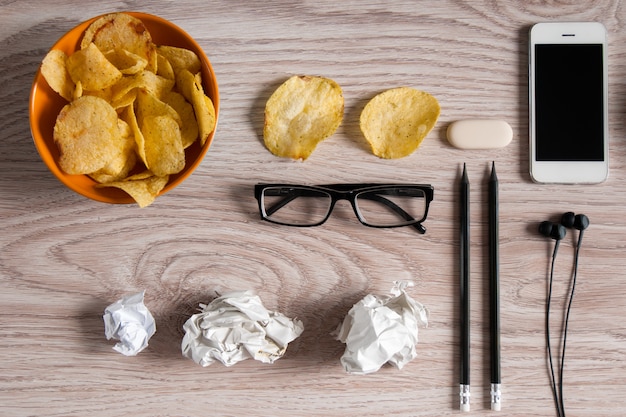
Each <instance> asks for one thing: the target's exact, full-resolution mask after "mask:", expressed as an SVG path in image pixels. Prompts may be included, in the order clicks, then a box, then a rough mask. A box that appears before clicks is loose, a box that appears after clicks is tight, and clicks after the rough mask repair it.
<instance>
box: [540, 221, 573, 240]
mask: <svg viewBox="0 0 626 417" xmlns="http://www.w3.org/2000/svg"><path fill="white" fill-rule="evenodd" d="M539 233H541V234H542V235H544V236H545V237H549V238H552V239H554V240H556V241H559V240H561V239H563V238H564V237H565V234H566V233H567V231H566V230H565V226H563V225H562V224H559V223H554V222H549V221H545V222H541V224H539Z"/></svg>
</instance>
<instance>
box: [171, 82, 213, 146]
mask: <svg viewBox="0 0 626 417" xmlns="http://www.w3.org/2000/svg"><path fill="white" fill-rule="evenodd" d="M176 86H177V87H178V89H179V90H180V92H181V93H182V94H183V96H184V97H185V98H186V99H187V100H189V101H190V102H191V104H192V105H193V111H194V113H195V115H196V120H197V121H198V128H199V130H200V146H204V144H205V143H206V141H207V139H208V138H209V135H210V134H211V132H213V130H215V123H216V119H215V107H214V106H213V101H211V99H210V98H209V97H208V96H207V95H205V94H204V89H203V88H202V79H201V77H200V73H198V74H196V75H195V76H194V75H193V74H192V73H191V72H189V71H187V70H182V71H181V72H180V73H178V75H177V76H176Z"/></svg>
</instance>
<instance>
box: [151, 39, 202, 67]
mask: <svg viewBox="0 0 626 417" xmlns="http://www.w3.org/2000/svg"><path fill="white" fill-rule="evenodd" d="M157 53H158V54H159V55H161V56H163V57H164V58H165V59H167V61H168V62H169V63H170V65H171V66H172V69H173V70H174V74H178V73H180V72H181V71H182V70H184V69H186V70H187V71H189V72H190V73H192V74H196V73H198V72H200V58H198V55H196V53H195V52H193V51H191V50H189V49H184V48H177V47H175V46H167V45H159V46H157Z"/></svg>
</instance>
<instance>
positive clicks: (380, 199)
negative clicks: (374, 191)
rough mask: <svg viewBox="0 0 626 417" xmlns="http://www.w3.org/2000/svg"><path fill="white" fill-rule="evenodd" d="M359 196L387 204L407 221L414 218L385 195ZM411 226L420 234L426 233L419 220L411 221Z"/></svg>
mask: <svg viewBox="0 0 626 417" xmlns="http://www.w3.org/2000/svg"><path fill="white" fill-rule="evenodd" d="M359 198H367V199H369V200H373V201H376V202H378V203H382V204H384V205H385V206H387V207H389V208H390V209H392V210H393V211H395V212H396V213H398V214H399V215H400V217H402V218H403V219H404V220H407V221H411V220H415V218H414V217H413V216H411V215H410V214H409V213H407V212H406V211H404V210H403V209H402V208H401V207H400V206H398V205H397V204H396V203H394V202H393V201H391V200H389V199H387V198H385V197H381V196H379V195H361V196H360V197H359ZM411 226H413V227H414V228H415V229H416V230H417V231H418V232H419V233H420V234H422V235H423V234H424V233H426V228H425V227H424V226H422V223H421V222H418V223H413V224H412V225H411Z"/></svg>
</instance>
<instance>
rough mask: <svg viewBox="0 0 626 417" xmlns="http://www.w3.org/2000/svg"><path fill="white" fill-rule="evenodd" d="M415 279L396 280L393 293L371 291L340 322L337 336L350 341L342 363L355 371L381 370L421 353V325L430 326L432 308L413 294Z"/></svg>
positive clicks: (354, 372)
mask: <svg viewBox="0 0 626 417" xmlns="http://www.w3.org/2000/svg"><path fill="white" fill-rule="evenodd" d="M408 286H412V283H411V282H407V281H402V282H396V283H395V286H394V288H393V289H392V290H391V295H388V296H382V297H381V296H376V295H371V294H370V295H367V296H365V297H364V298H363V299H362V300H361V301H359V302H358V303H356V304H355V305H354V306H353V307H352V309H350V311H349V312H348V315H347V316H346V317H345V319H344V321H343V323H342V324H341V325H340V326H339V329H338V330H337V333H336V336H337V339H338V340H339V341H341V342H343V343H345V344H346V350H345V352H344V354H343V356H342V357H341V364H342V365H343V367H344V369H345V370H346V371H347V372H349V373H351V374H368V373H371V372H376V371H378V370H379V369H380V368H381V366H383V365H384V364H385V363H390V364H392V365H395V366H396V367H397V368H398V369H402V367H403V366H404V365H406V364H407V363H408V362H410V361H411V360H413V359H414V358H415V357H416V356H417V352H416V345H417V332H418V326H419V325H422V326H424V327H426V326H428V310H427V309H426V308H425V307H424V306H423V305H422V304H420V303H418V302H417V301H415V300H413V299H412V298H411V297H409V296H408V295H407V293H406V291H405V289H406V287H408Z"/></svg>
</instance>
